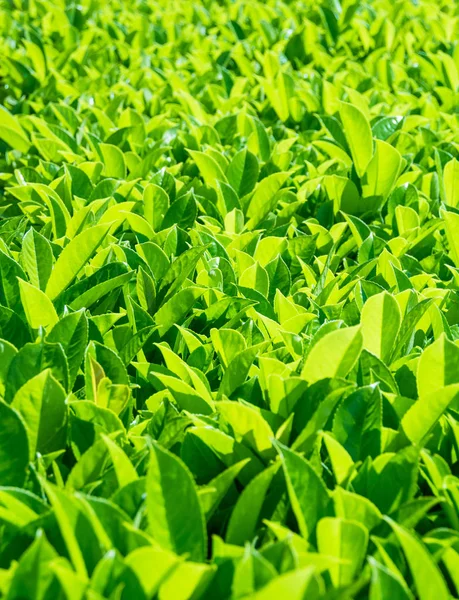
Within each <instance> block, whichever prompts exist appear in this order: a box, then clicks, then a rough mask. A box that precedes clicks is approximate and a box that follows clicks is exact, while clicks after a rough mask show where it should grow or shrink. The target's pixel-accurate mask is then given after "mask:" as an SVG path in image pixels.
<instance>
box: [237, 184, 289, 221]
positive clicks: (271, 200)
mask: <svg viewBox="0 0 459 600" xmlns="http://www.w3.org/2000/svg"><path fill="white" fill-rule="evenodd" d="M288 177H289V173H273V174H272V175H268V177H266V178H265V179H262V180H261V181H260V182H259V183H258V184H257V186H256V188H255V191H254V193H253V195H252V197H251V199H250V203H249V205H248V208H247V216H248V217H249V219H250V221H249V224H250V229H254V228H255V227H256V226H257V225H258V223H259V222H260V221H261V220H262V219H264V217H266V215H267V214H268V213H269V212H270V211H271V210H273V209H274V208H275V206H276V194H277V192H278V191H279V190H280V188H281V187H282V186H283V185H284V183H285V182H286V181H287V179H288Z"/></svg>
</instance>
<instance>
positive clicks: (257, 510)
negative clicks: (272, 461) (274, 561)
mask: <svg viewBox="0 0 459 600" xmlns="http://www.w3.org/2000/svg"><path fill="white" fill-rule="evenodd" d="M277 469H278V465H271V466H270V467H268V468H267V469H265V470H264V471H262V472H261V473H259V474H258V475H257V476H256V477H254V478H253V479H252V481H251V482H250V483H249V485H248V486H247V487H246V488H244V490H243V492H242V494H241V495H240V496H239V498H238V501H237V503H236V506H235V507H234V509H233V511H232V513H231V517H230V520H229V523H228V529H227V531H226V538H225V541H226V542H227V543H228V544H235V545H239V546H243V545H244V543H245V542H250V541H251V540H252V539H253V537H254V536H255V532H256V529H257V525H258V523H259V521H260V519H261V511H262V507H263V503H264V501H265V498H266V495H267V493H268V489H269V486H270V485H271V482H272V480H273V477H274V475H275V474H276V472H277Z"/></svg>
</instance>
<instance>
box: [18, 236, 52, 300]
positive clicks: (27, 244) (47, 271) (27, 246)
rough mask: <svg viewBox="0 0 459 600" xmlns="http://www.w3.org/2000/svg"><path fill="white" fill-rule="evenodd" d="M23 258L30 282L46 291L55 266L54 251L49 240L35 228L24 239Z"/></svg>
mask: <svg viewBox="0 0 459 600" xmlns="http://www.w3.org/2000/svg"><path fill="white" fill-rule="evenodd" d="M21 259H22V264H23V265H24V267H25V270H26V271H27V275H28V276H29V280H30V283H31V284H32V285H34V286H35V287H37V288H39V289H40V290H43V291H44V290H45V289H46V284H47V283H48V279H49V277H50V275H51V271H52V268H53V253H52V250H51V245H50V243H49V242H48V240H47V239H46V238H45V237H43V236H42V235H41V234H40V233H38V231H36V230H35V229H33V228H30V229H29V231H28V232H27V233H26V234H25V236H24V238H23V240H22V250H21Z"/></svg>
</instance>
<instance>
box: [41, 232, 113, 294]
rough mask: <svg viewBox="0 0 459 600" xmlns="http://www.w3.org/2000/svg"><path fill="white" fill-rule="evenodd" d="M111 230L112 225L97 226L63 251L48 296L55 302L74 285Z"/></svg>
mask: <svg viewBox="0 0 459 600" xmlns="http://www.w3.org/2000/svg"><path fill="white" fill-rule="evenodd" d="M109 229H110V225H95V226H94V227H90V228H89V229H86V230H85V231H83V232H82V233H79V234H78V235H77V236H75V237H74V238H73V239H72V241H71V242H70V243H69V244H68V245H67V246H66V247H65V248H64V249H63V250H62V252H61V254H60V255H59V258H58V259H57V261H56V264H55V265H54V268H53V271H52V273H51V276H50V278H49V280H48V284H47V286H46V294H47V295H48V296H49V298H50V299H51V300H54V299H55V298H56V297H57V296H59V294H60V293H61V292H63V291H64V290H65V289H66V288H67V286H68V285H70V284H71V283H72V281H73V280H74V279H75V277H76V276H77V275H78V273H79V272H80V271H81V269H82V268H83V267H84V266H85V265H86V263H87V261H88V260H89V259H90V258H91V256H92V255H93V254H94V252H95V251H96V250H97V248H98V247H99V246H100V244H101V243H102V241H103V240H104V238H105V236H106V235H107V233H108V230H109Z"/></svg>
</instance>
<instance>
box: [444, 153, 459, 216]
mask: <svg viewBox="0 0 459 600" xmlns="http://www.w3.org/2000/svg"><path fill="white" fill-rule="evenodd" d="M443 183H444V186H445V196H446V200H445V202H446V204H447V205H448V206H452V207H453V208H457V205H458V204H459V161H457V160H456V159H455V158H453V159H452V160H450V161H449V162H447V163H446V165H445V166H444V168H443Z"/></svg>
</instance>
